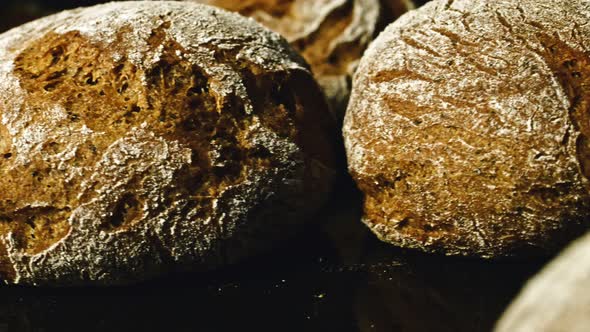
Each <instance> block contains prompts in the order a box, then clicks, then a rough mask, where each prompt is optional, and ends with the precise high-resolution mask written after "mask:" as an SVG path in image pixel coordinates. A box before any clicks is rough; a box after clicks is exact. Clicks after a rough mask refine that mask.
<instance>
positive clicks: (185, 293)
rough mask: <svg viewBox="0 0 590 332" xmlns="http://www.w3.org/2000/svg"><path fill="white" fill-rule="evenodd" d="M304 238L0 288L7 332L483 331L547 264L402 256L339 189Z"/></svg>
mask: <svg viewBox="0 0 590 332" xmlns="http://www.w3.org/2000/svg"><path fill="white" fill-rule="evenodd" d="M337 192H338V194H337V196H335V197H334V199H333V201H332V203H331V204H330V206H328V207H327V208H326V209H324V211H323V212H322V213H321V215H320V216H318V220H317V221H316V222H315V223H313V224H312V225H310V226H309V227H307V229H306V230H305V231H304V232H302V233H301V234H299V235H297V236H295V237H294V238H293V239H291V240H289V241H286V242H284V244H283V246H282V247H281V248H276V249H274V250H272V252H271V253H267V254H264V255H261V256H258V257H255V258H252V259H250V260H247V261H244V262H242V263H240V264H238V265H235V266H231V267H228V268H225V269H222V270H218V271H213V272H208V273H193V274H190V273H189V274H183V275H174V276H168V277H166V278H161V279H158V280H152V281H148V282H145V283H142V284H138V285H133V286H126V287H114V288H53V289H52V288H23V287H7V286H4V287H0V332H4V331H27V332H28V331H70V330H71V331H275V330H281V331H362V332H364V331H377V332H380V331H404V332H406V331H407V332H412V331H453V332H460V331H469V332H477V331H490V330H491V329H492V327H493V324H494V322H495V321H496V320H497V318H498V317H499V316H500V314H501V313H502V311H503V310H504V309H505V307H506V305H507V304H508V303H509V302H510V300H511V299H512V298H513V297H514V296H515V295H516V294H517V292H518V290H519V289H520V287H522V285H523V283H524V282H525V280H526V279H527V278H528V277H530V276H531V275H532V274H533V273H535V272H536V271H538V270H539V269H540V267H541V266H542V263H543V262H540V261H539V262H518V261H485V260H478V259H465V258H449V257H442V256H433V255H424V254H421V253H418V252H412V251H404V250H400V249H398V248H394V247H392V246H390V245H387V244H385V243H381V242H380V241H378V240H377V239H376V238H375V237H374V236H373V235H372V234H370V233H369V232H368V230H367V229H366V228H365V227H364V225H362V224H361V223H360V221H359V219H360V214H361V206H360V205H361V197H360V195H359V194H358V193H357V192H356V191H355V190H354V189H353V188H352V185H350V184H346V185H341V188H339V189H338V190H337Z"/></svg>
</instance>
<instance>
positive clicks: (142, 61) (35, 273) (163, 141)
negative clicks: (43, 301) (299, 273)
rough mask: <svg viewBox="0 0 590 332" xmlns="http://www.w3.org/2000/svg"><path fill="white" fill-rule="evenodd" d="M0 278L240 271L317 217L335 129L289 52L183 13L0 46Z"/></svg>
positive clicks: (23, 36)
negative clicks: (234, 265)
mask: <svg viewBox="0 0 590 332" xmlns="http://www.w3.org/2000/svg"><path fill="white" fill-rule="evenodd" d="M0 119H1V122H0V174H2V176H1V177H0V276H1V277H2V279H4V280H5V281H6V282H8V283H19V284H87V283H94V284H113V283H124V282H129V281H135V280H140V279H146V278H150V277H153V276H156V275H159V274H162V273H164V272H166V271H169V270H177V269H183V268H205V267H211V266H217V265H219V264H225V263H230V262H233V261H235V260H236V259H239V258H241V257H244V256H246V255H250V254H252V253H253V252H256V251H257V250H259V249H261V248H266V247H267V246H269V245H271V244H272V243H275V242H277V241H280V240H281V239H282V238H284V236H285V235H288V234H290V232H292V231H293V230H295V228H296V226H297V225H300V224H301V223H302V222H304V221H305V220H306V219H308V218H309V217H310V216H311V215H312V214H313V212H314V211H315V210H316V209H317V208H318V207H319V206H320V205H321V204H322V202H323V201H324V199H325V198H326V195H327V194H328V192H329V189H330V183H331V178H332V171H331V167H332V166H331V165H332V159H333V145H332V140H333V137H331V135H333V134H334V132H335V130H334V128H333V123H332V121H331V118H330V116H329V112H328V111H327V106H326V104H325V101H324V99H323V96H322V94H321V90H320V88H319V87H318V85H317V84H316V83H315V81H314V79H313V78H312V75H311V73H310V72H309V70H308V68H307V65H306V64H305V62H304V61H303V59H301V58H300V57H299V56H298V55H297V54H296V53H294V51H292V50H291V48H290V47H289V45H288V44H287V42H285V41H284V40H283V39H282V38H281V37H280V36H278V35H277V34H275V33H272V32H270V31H268V30H266V29H264V28H262V27H261V26H259V25H258V24H256V23H255V22H253V21H251V20H247V19H245V18H243V17H241V16H239V15H237V14H233V13H228V12H225V11H222V10H219V9H215V8H213V7H209V6H204V5H199V4H195V3H188V2H119V3H110V4H105V5H99V6H95V7H90V8H83V9H76V10H71V11H66V12H62V13H59V14H56V15H53V16H50V17H47V18H43V19H40V20H37V21H35V22H32V23H29V24H27V25H24V26H21V27H18V28H15V29H13V30H11V31H9V32H7V33H4V34H3V35H0Z"/></svg>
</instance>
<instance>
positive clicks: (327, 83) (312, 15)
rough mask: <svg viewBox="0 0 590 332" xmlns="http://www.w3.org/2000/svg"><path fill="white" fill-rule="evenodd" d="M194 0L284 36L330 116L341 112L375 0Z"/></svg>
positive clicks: (377, 8)
mask: <svg viewBox="0 0 590 332" xmlns="http://www.w3.org/2000/svg"><path fill="white" fill-rule="evenodd" d="M193 1H194V0H193ZM196 1H197V2H201V3H206V4H209V5H214V6H218V7H221V8H224V9H227V10H231V11H235V12H239V13H240V14H242V15H244V16H248V17H252V18H254V19H255V20H257V21H258V22H260V23H262V24H263V25H264V26H266V27H268V28H270V29H271V30H273V31H275V32H278V33H279V34H281V35H282V36H284V37H285V38H286V39H287V40H288V41H289V43H291V45H292V46H293V47H294V48H295V49H296V50H297V51H299V52H300V53H301V55H302V56H303V57H304V58H305V60H307V62H308V63H309V64H310V65H311V68H312V71H313V73H314V74H315V76H316V78H317V79H318V81H319V83H320V85H321V86H322V88H323V90H324V93H325V94H326V97H327V99H328V102H329V104H330V106H331V108H332V111H333V112H334V114H335V116H336V117H337V118H338V119H339V120H341V119H342V118H343V117H344V112H345V110H346V105H347V103H348V99H349V96H350V89H351V86H350V85H351V79H352V74H353V73H354V71H355V70H356V66H357V65H358V61H359V59H360V58H361V56H362V55H363V52H364V51H365V49H366V47H367V46H368V44H369V42H371V40H372V39H373V37H374V36H375V35H376V33H377V32H378V31H377V29H378V25H379V23H380V15H381V5H380V3H379V0H242V1H234V0H196Z"/></svg>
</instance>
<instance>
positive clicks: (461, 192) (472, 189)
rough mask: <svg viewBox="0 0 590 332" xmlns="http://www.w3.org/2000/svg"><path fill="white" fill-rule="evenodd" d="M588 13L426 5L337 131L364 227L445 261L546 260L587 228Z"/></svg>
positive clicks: (510, 5)
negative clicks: (451, 258)
mask: <svg viewBox="0 0 590 332" xmlns="http://www.w3.org/2000/svg"><path fill="white" fill-rule="evenodd" d="M589 20H590V3H589V2H587V1H581V0H575V1H569V0H568V1H566V0H542V1H537V0H535V1H533V0H523V1H508V0H499V1H475V0H456V1H452V0H450V1H443V0H435V1H432V2H430V3H428V4H426V5H425V6H423V7H422V8H420V9H418V10H415V11H411V12H409V13H408V14H405V15H404V16H402V17H401V18H400V19H399V20H398V21H396V22H395V23H393V24H392V25H390V26H389V27H388V28H387V29H386V30H385V31H384V32H383V33H381V35H380V36H379V37H378V38H377V39H376V40H375V41H374V43H373V44H372V45H371V47H369V49H368V50H367V52H366V53H365V55H364V57H363V59H362V60H361V63H360V66H359V70H358V71H357V74H356V76H355V80H354V89H353V92H352V97H351V101H350V105H349V108H348V110H347V114H346V118H345V123H344V129H343V132H344V136H345V144H346V148H347V156H348V162H349V170H350V173H351V174H352V176H353V177H354V179H355V180H356V182H357V184H358V186H359V188H360V189H361V190H362V191H363V193H364V195H365V201H364V209H365V211H364V218H363V221H364V222H365V223H366V224H367V225H368V226H369V227H370V228H371V229H372V230H373V231H374V232H375V233H376V234H377V235H378V236H379V237H380V238H381V239H382V240H384V241H387V242H390V243H393V244H395V245H398V246H403V247H409V248H418V249H421V250H424V251H429V252H439V253H444V254H449V255H454V254H460V255H476V256H483V257H501V256H517V255H538V254H544V253H546V252H551V251H554V250H555V249H556V248H559V247H560V246H562V245H563V243H564V242H566V241H567V240H568V239H571V238H572V237H573V236H576V235H579V234H580V233H581V232H582V231H583V230H585V229H587V228H588V225H589V217H590V195H589V192H588V189H589V188H588V176H589V175H590V145H589V135H590V121H589V120H590V109H589V107H590V106H589V105H590V90H589V86H590V56H589V54H590V53H589V52H590V26H589V25H588V24H587V23H588V21H589Z"/></svg>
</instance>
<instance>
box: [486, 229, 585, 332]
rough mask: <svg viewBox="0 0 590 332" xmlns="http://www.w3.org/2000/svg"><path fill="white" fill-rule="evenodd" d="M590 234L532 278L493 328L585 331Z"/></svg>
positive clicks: (502, 331)
mask: <svg viewBox="0 0 590 332" xmlns="http://www.w3.org/2000/svg"><path fill="white" fill-rule="evenodd" d="M589 284H590V234H588V235H586V236H585V237H583V238H581V239H579V240H577V241H576V242H574V243H573V244H572V245H571V246H569V247H568V248H567V249H566V250H564V252H563V253H561V254H560V255H559V256H558V257H557V258H556V259H554V260H553V261H552V262H551V263H550V264H549V265H547V267H545V268H544V269H543V270H542V271H541V272H540V273H539V274H538V275H536V276H535V277H534V278H533V279H531V280H530V281H529V282H528V283H527V284H526V286H525V287H524V289H523V290H522V291H521V293H520V295H519V296H518V297H517V298H516V299H515V300H514V301H513V302H512V304H511V305H510V306H509V307H508V309H507V310H506V312H505V313H504V315H503V316H502V318H501V319H500V321H499V322H498V324H497V325H496V329H495V331H496V332H528V331H536V332H561V331H563V332H585V331H588V327H589V326H590V291H588V285H589Z"/></svg>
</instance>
